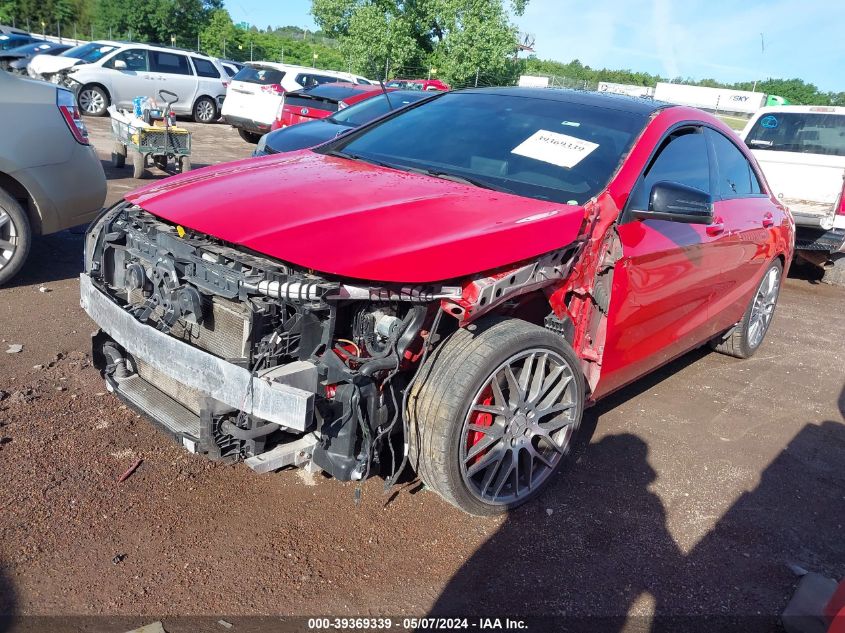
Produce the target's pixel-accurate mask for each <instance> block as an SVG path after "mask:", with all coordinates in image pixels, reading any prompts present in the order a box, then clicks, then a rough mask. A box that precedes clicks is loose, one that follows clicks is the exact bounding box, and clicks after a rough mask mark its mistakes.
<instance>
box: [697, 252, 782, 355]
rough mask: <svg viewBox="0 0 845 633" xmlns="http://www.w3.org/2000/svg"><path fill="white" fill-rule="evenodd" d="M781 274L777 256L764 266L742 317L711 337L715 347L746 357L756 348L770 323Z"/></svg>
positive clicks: (780, 265) (724, 352) (711, 344)
mask: <svg viewBox="0 0 845 633" xmlns="http://www.w3.org/2000/svg"><path fill="white" fill-rule="evenodd" d="M782 276H783V265H782V264H781V263H780V260H779V259H776V260H775V261H774V262H772V263H771V264H769V267H768V268H767V269H766V272H765V274H764V275H763V278H762V279H761V280H760V284H759V285H758V286H757V290H756V291H755V292H754V296H753V297H752V299H751V303H750V304H749V305H748V308H746V310H745V314H744V315H743V316H742V320H740V322H739V323H737V324H736V325H735V326H734V327H733V328H731V329H730V330H729V331H728V332H726V333H725V334H723V335H722V336H720V337H718V338H716V339H714V340H713V341H711V343H710V346H711V347H712V348H713V349H714V350H716V351H717V352H721V353H722V354H727V355H728V356H734V357H736V358H748V357H750V356H752V355H753V354H754V352H756V351H757V348H759V347H760V345H761V344H762V343H763V339H764V338H765V337H766V333H767V332H768V331H769V325H771V323H772V317H773V316H774V313H775V306H776V305H777V302H778V294H779V293H780V286H781V278H782Z"/></svg>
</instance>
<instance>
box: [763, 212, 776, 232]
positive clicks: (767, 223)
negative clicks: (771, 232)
mask: <svg viewBox="0 0 845 633" xmlns="http://www.w3.org/2000/svg"><path fill="white" fill-rule="evenodd" d="M774 225H775V219H774V218H773V217H772V214H771V213H766V215H764V216H763V228H765V229H768V228H771V227H773V226H774Z"/></svg>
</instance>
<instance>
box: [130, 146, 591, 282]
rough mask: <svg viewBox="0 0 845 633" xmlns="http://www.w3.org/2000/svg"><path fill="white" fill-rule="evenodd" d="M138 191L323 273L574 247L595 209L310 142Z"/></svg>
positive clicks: (217, 232)
mask: <svg viewBox="0 0 845 633" xmlns="http://www.w3.org/2000/svg"><path fill="white" fill-rule="evenodd" d="M127 200H129V201H130V202H132V203H134V204H137V205H139V206H140V207H141V208H143V209H145V210H146V211H149V212H150V213H152V214H154V215H156V216H158V217H160V218H163V219H165V220H168V221H170V222H174V223H176V224H179V225H182V226H184V227H186V228H190V229H194V230H196V231H199V232H202V233H206V234H209V235H212V236H215V237H217V238H219V239H222V240H225V241H227V242H230V243H233V244H237V245H240V246H243V247H246V248H249V249H252V250H254V251H258V252H260V253H263V254H265V255H268V256H270V257H274V258H277V259H280V260H282V261H286V262H289V263H291V264H295V265H298V266H302V267H305V268H310V269H313V270H316V271H319V272H322V273H328V274H332V275H338V276H341V277H350V278H358V279H368V280H372V281H385V282H411V283H427V282H434V281H443V280H448V279H455V278H459V277H463V276H466V275H471V274H475V273H479V272H483V271H488V270H492V269H495V268H499V267H503V266H507V265H510V264H513V263H515V262H518V261H521V260H525V259H529V258H532V257H535V256H537V255H540V254H542V253H546V252H549V251H553V250H555V249H558V248H561V247H564V246H566V245H568V244H570V243H571V242H572V241H573V240H575V239H576V238H577V236H578V234H579V231H580V228H581V224H582V220H583V217H584V209H583V207H579V206H574V205H565V204H561V203H552V202H547V201H542V200H534V199H531V198H524V197H521V196H515V195H511V194H506V193H498V192H494V191H490V190H487V189H480V188H478V187H473V186H470V185H464V184H461V183H456V182H452V181H447V180H443V179H440V178H434V177H430V176H425V175H420V174H412V173H408V172H403V171H398V170H394V169H388V168H383V167H377V166H375V165H371V164H369V163H364V162H361V161H352V160H347V159H343V158H337V157H331V156H324V155H322V154H318V153H316V152H313V151H310V150H303V151H299V152H292V153H288V154H284V155H281V156H265V157H261V158H255V159H248V160H243V161H238V162H234V163H227V164H223V165H219V166H215V167H208V168H205V169H199V170H196V171H194V172H190V173H188V174H184V175H180V176H175V177H173V178H169V179H167V180H164V181H162V182H160V183H156V184H153V185H148V186H146V187H143V188H141V189H138V190H136V191H134V192H133V193H131V194H130V195H128V196H127Z"/></svg>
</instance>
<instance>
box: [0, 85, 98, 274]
mask: <svg viewBox="0 0 845 633" xmlns="http://www.w3.org/2000/svg"><path fill="white" fill-rule="evenodd" d="M0 112H2V113H3V117H2V118H0V285H3V284H5V283H6V282H8V281H9V280H10V279H11V278H12V277H13V276H14V275H15V274H16V273H17V272H18V271H19V270H20V268H21V266H23V263H24V261H25V260H26V257H27V254H28V253H29V247H30V243H31V241H32V236H33V235H47V234H48V233H55V232H56V231H60V230H62V229H66V228H68V227H71V226H77V225H79V224H87V223H88V222H90V221H91V220H92V219H93V218H94V217H95V216H96V215H97V213H98V212H99V211H100V209H101V208H102V206H103V201H104V200H105V198H106V176H105V174H104V173H103V167H102V165H101V163H100V160H99V159H98V158H97V154H96V153H95V152H94V148H93V147H91V145H90V144H89V143H88V131H87V130H86V129H85V124H84V123H83V122H82V118H81V117H80V114H79V110H78V108H77V107H76V102H75V100H74V97H73V94H72V93H71V92H70V91H68V90H66V89H64V88H60V87H58V86H54V85H52V84H48V83H44V82H42V81H33V80H31V79H24V78H22V77H19V76H16V75H12V74H10V73H7V72H0Z"/></svg>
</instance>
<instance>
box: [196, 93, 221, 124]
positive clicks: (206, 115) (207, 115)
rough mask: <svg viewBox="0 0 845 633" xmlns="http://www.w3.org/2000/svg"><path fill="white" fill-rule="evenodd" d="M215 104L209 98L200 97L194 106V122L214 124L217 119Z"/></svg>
mask: <svg viewBox="0 0 845 633" xmlns="http://www.w3.org/2000/svg"><path fill="white" fill-rule="evenodd" d="M218 117H219V115H218V113H217V104H216V103H214V99H212V98H211V97H200V98H199V99H197V102H196V103H195V104H194V121H196V122H197V123H214V122H215V121H216V120H217V119H218Z"/></svg>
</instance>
